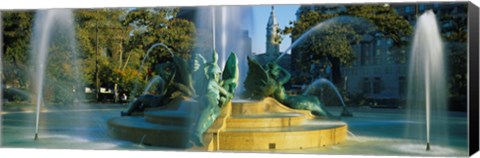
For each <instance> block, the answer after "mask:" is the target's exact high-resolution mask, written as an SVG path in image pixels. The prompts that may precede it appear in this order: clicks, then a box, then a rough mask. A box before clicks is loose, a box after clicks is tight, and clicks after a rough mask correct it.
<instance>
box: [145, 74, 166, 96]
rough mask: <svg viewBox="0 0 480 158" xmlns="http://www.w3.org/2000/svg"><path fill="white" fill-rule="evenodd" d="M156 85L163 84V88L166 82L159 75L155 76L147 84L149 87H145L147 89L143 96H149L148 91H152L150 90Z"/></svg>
mask: <svg viewBox="0 0 480 158" xmlns="http://www.w3.org/2000/svg"><path fill="white" fill-rule="evenodd" d="M155 83H158V84H161V87H164V86H165V81H164V80H163V79H162V77H160V76H158V75H155V76H154V77H153V78H152V79H151V80H150V81H149V82H148V84H147V87H145V89H144V90H143V93H142V94H148V91H149V90H150V88H152V86H153V85H154V84H155Z"/></svg>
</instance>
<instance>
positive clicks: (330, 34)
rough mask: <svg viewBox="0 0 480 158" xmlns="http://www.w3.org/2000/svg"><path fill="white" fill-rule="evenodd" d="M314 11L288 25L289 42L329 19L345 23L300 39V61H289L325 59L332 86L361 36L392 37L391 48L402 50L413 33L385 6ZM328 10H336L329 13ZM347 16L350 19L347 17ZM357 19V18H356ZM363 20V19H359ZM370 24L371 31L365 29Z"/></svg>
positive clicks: (318, 8) (304, 68)
mask: <svg viewBox="0 0 480 158" xmlns="http://www.w3.org/2000/svg"><path fill="white" fill-rule="evenodd" d="M315 8H316V9H314V10H310V11H308V12H304V13H301V15H300V18H299V19H298V20H297V21H293V22H291V25H292V26H289V27H285V28H284V29H283V31H282V33H283V34H291V37H292V39H294V40H296V39H298V38H299V37H300V36H301V35H302V34H303V33H305V32H306V31H308V30H310V29H311V28H312V27H314V26H316V25H317V24H319V23H321V22H324V21H326V20H328V19H331V18H335V17H339V16H347V17H346V19H348V20H347V21H346V22H342V20H341V19H339V21H340V22H333V24H332V25H328V27H327V28H322V29H321V31H317V32H314V33H313V35H310V36H308V37H306V38H305V39H303V41H302V42H301V43H299V45H297V46H296V48H294V51H298V52H302V53H301V55H300V57H299V58H296V59H294V60H296V61H292V62H296V63H313V64H315V63H320V62H321V61H320V60H321V59H322V58H327V59H328V60H329V61H330V63H331V64H332V65H331V68H332V81H333V82H334V83H335V84H338V83H340V82H341V81H342V80H341V71H340V67H341V65H346V66H348V65H350V64H351V63H352V62H353V61H354V59H355V54H354V52H353V49H352V45H353V44H356V43H358V42H359V41H360V40H361V39H362V36H363V35H365V34H369V35H371V36H372V37H374V38H375V37H378V36H377V34H378V33H380V34H382V35H383V37H386V38H391V39H392V40H393V41H394V47H401V46H403V45H405V44H406V43H407V42H408V41H407V39H406V38H405V37H408V36H409V35H410V34H411V32H412V26H411V25H410V24H409V23H408V21H407V20H405V19H404V18H403V17H402V16H400V15H398V14H397V13H396V12H395V11H394V9H393V8H391V7H389V6H385V5H350V6H316V7H315ZM329 10H336V11H334V12H331V11H329ZM348 17H350V19H349V18H348ZM356 18H358V19H356ZM361 19H363V20H361ZM368 24H372V26H375V27H374V29H376V30H375V31H370V30H371V29H373V28H365V26H367V27H368V26H369V25H368ZM297 65H300V70H301V71H308V70H309V69H310V65H311V64H297Z"/></svg>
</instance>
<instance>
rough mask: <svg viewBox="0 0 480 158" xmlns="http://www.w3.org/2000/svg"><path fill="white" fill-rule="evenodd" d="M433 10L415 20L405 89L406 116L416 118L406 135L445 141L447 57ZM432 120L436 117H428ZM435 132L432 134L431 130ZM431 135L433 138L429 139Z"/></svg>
mask: <svg viewBox="0 0 480 158" xmlns="http://www.w3.org/2000/svg"><path fill="white" fill-rule="evenodd" d="M438 27H439V26H438V24H437V21H436V16H435V14H434V13H433V11H431V10H430V11H426V12H425V13H424V14H422V15H421V16H420V17H419V18H418V20H417V23H416V27H415V35H414V40H413V45H412V50H411V54H410V63H409V64H410V65H409V71H408V92H407V105H406V107H407V115H406V116H407V119H408V120H411V121H414V122H417V123H416V124H411V125H409V126H408V127H407V129H406V130H407V131H406V136H407V137H408V138H411V139H413V140H417V141H421V142H417V143H425V142H426V143H427V150H429V148H430V147H429V145H428V144H430V143H431V144H432V150H434V149H435V147H433V145H437V146H438V145H442V144H446V143H448V139H449V138H448V129H447V127H446V125H447V123H448V120H447V119H445V118H446V117H445V116H447V94H448V88H447V82H446V74H447V70H446V66H445V64H446V59H445V55H444V53H443V44H442V41H441V36H440V32H439V29H438ZM431 120H435V121H431ZM432 132H433V133H435V135H431V133H432ZM432 138H433V139H432Z"/></svg>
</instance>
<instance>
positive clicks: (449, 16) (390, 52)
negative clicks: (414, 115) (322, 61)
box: [292, 2, 467, 100]
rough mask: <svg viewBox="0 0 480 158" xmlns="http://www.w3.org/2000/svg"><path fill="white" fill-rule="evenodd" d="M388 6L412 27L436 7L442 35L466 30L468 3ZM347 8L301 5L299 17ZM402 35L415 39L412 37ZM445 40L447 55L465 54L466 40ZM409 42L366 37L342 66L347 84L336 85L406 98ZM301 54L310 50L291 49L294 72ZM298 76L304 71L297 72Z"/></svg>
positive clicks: (354, 91)
mask: <svg viewBox="0 0 480 158" xmlns="http://www.w3.org/2000/svg"><path fill="white" fill-rule="evenodd" d="M386 7H392V8H393V9H394V10H395V12H396V13H397V14H398V15H400V16H402V17H404V18H405V19H406V20H407V21H408V22H409V23H410V24H411V25H412V26H413V27H414V26H415V23H416V19H417V17H418V16H420V15H421V14H422V13H423V12H425V11H427V10H433V11H434V13H435V14H436V16H437V21H438V22H439V27H440V30H441V34H442V37H446V36H448V35H450V34H455V33H458V30H459V29H462V27H461V26H465V29H464V30H463V31H464V32H465V33H466V25H467V23H466V18H467V6H466V3H454V2H448V3H411V4H408V3H399V4H390V5H388V4H387V5H386ZM345 9H346V7H345V6H344V5H321V6H319V5H317V6H310V5H309V6H301V7H300V8H299V9H298V10H297V13H296V14H297V19H299V18H300V16H301V14H303V13H305V12H308V11H317V12H321V13H324V14H337V13H341V12H343V11H344V10H345ZM412 36H413V35H412ZM403 38H407V39H410V38H412V39H413V37H403ZM443 41H444V44H445V49H446V51H445V52H446V53H447V56H451V55H455V53H466V50H465V51H462V47H466V43H458V42H451V41H448V40H445V39H443ZM292 42H294V39H292ZM409 45H410V44H408V45H406V46H403V47H399V48H394V47H393V40H392V39H389V38H386V37H384V36H383V35H382V34H381V33H377V34H375V35H373V36H371V35H369V36H364V37H363V39H362V40H361V42H360V43H358V44H355V45H352V48H353V51H354V54H355V57H356V59H355V61H354V62H353V64H352V66H343V67H342V68H341V74H342V77H343V78H344V83H343V84H342V85H341V86H340V85H337V86H339V88H340V89H345V90H346V91H347V93H348V94H363V95H365V96H366V97H367V98H371V99H375V100H382V99H395V100H404V99H405V97H406V87H407V73H408V60H409V52H410V47H409ZM454 45H457V46H458V45H460V47H461V48H460V51H458V50H456V51H455V50H452V49H459V48H454ZM301 53H308V52H300V51H298V50H297V51H296V50H293V51H292V58H293V61H292V71H296V70H295V68H296V67H295V65H298V64H301V63H296V62H295V58H298V56H300V54H301ZM465 56H466V54H465ZM327 62H328V61H327ZM318 70H319V71H320V70H321V69H318ZM296 75H301V74H298V73H297V74H296Z"/></svg>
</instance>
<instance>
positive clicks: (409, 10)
mask: <svg viewBox="0 0 480 158" xmlns="http://www.w3.org/2000/svg"><path fill="white" fill-rule="evenodd" d="M411 12H413V7H412V6H408V7H405V13H411Z"/></svg>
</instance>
